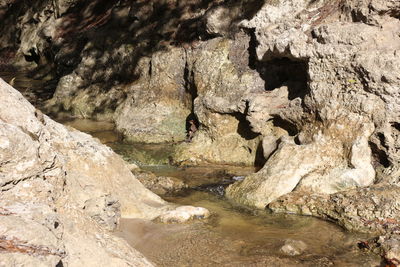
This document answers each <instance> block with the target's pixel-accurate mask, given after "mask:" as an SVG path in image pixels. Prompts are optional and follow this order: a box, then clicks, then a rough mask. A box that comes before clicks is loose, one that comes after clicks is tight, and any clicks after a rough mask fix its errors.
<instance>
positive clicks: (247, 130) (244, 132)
mask: <svg viewBox="0 0 400 267" xmlns="http://www.w3.org/2000/svg"><path fill="white" fill-rule="evenodd" d="M244 114H247V110H245V112H244V113H243V114H242V113H235V114H234V116H235V118H236V119H237V120H238V121H239V125H238V129H237V133H238V134H240V136H241V137H242V138H244V139H246V140H252V139H254V138H256V137H258V136H259V135H260V134H258V133H255V132H253V131H252V130H251V126H250V123H249V122H248V121H247V120H246V115H244Z"/></svg>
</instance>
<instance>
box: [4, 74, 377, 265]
mask: <svg viewBox="0 0 400 267" xmlns="http://www.w3.org/2000/svg"><path fill="white" fill-rule="evenodd" d="M0 77H2V78H3V79H5V80H6V81H9V80H11V79H12V78H13V77H14V76H13V75H11V74H9V75H5V74H4V73H0ZM15 86H16V87H17V88H18V89H19V90H20V91H21V92H22V93H23V94H24V95H25V96H26V97H27V98H28V99H29V96H30V94H31V92H30V90H31V88H32V87H36V88H40V87H41V86H43V83H41V82H40V81H32V80H31V79H28V78H25V76H24V75H19V76H18V78H17V79H15ZM62 123H64V124H66V125H68V126H71V127H74V128H76V129H79V130H82V131H85V132H87V133H90V134H92V135H93V136H94V137H97V138H98V139H99V140H100V141H101V142H103V143H105V144H107V145H109V146H110V147H112V148H113V149H114V150H115V151H116V152H117V153H119V154H120V155H121V156H122V157H124V159H125V160H127V161H129V162H133V163H136V164H138V165H140V166H141V167H142V168H144V169H147V170H150V171H153V172H155V173H156V174H158V175H164V176H174V177H177V178H179V179H181V180H183V181H185V182H186V183H187V184H189V186H190V187H193V188H195V187H197V186H199V185H202V184H213V183H220V182H221V181H224V180H225V179H227V177H232V176H244V175H247V174H249V173H251V172H254V171H255V170H254V168H233V167H227V166H208V167H192V168H190V167H189V168H184V169H182V168H176V167H172V166H169V165H168V163H169V157H170V155H171V153H172V152H173V150H174V145H146V144H134V145H132V144H124V143H122V142H121V138H120V136H119V135H118V134H117V133H115V131H114V125H112V124H110V123H107V122H93V121H90V120H64V121H62ZM166 200H168V201H170V202H174V203H177V204H184V205H195V206H202V207H205V208H208V209H209V210H210V211H211V212H212V214H213V215H212V216H211V218H209V219H207V220H205V221H198V222H194V223H192V224H183V225H176V224H167V225H166V224H159V223H153V222H148V221H143V220H132V219H129V220H128V219H122V220H121V225H120V229H119V231H118V232H117V234H118V235H119V236H121V237H123V238H125V239H126V240H127V241H128V242H129V243H130V244H131V245H132V246H133V247H134V248H136V249H137V250H139V251H140V252H142V253H143V254H144V255H145V256H146V257H147V258H148V259H150V260H151V261H153V262H154V263H155V264H156V265H158V266H379V261H380V259H379V257H378V256H376V255H373V254H368V253H365V252H363V251H360V250H359V249H358V248H357V241H359V240H364V239H366V238H367V236H364V235H357V234H350V233H348V232H345V231H343V230H342V229H341V228H339V227H337V226H335V225H334V224H331V223H329V222H325V221H321V220H318V219H315V218H311V217H300V216H295V215H274V214H269V213H267V212H266V211H250V210H247V209H245V208H242V207H238V206H234V205H233V204H231V203H230V202H228V201H227V200H226V199H224V198H223V197H221V196H217V195H214V194H211V193H208V192H203V191H197V190H191V191H189V192H186V193H185V194H183V195H181V196H176V197H169V198H167V199H166ZM288 239H292V240H301V241H303V242H304V243H306V245H307V248H306V250H305V251H304V252H303V254H301V255H299V256H294V257H293V256H288V255H286V254H284V253H283V252H282V251H281V247H282V246H283V245H284V243H285V241H286V240H288Z"/></svg>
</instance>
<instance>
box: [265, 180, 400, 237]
mask: <svg viewBox="0 0 400 267" xmlns="http://www.w3.org/2000/svg"><path fill="white" fill-rule="evenodd" d="M399 190H400V189H399V187H398V186H393V185H374V186H371V187H369V188H359V189H354V190H349V191H346V192H341V193H336V194H332V195H317V194H310V193H309V192H301V191H300V192H292V193H290V194H287V195H285V196H282V197H280V198H279V199H278V200H276V201H274V202H272V203H270V204H269V205H268V208H269V209H271V210H272V211H274V212H288V213H296V214H302V215H313V216H316V217H321V218H324V219H328V220H332V221H334V222H335V223H337V224H339V225H341V226H343V227H344V228H345V229H347V230H351V231H358V232H367V233H375V234H382V233H398V232H399V231H400V228H399V227H400V224H399V222H400V217H399V216H400V213H399V201H400V198H399Z"/></svg>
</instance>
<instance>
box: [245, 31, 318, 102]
mask: <svg viewBox="0 0 400 267" xmlns="http://www.w3.org/2000/svg"><path fill="white" fill-rule="evenodd" d="M247 33H248V34H249V35H250V44H249V48H248V52H249V67H250V68H251V69H253V70H256V71H257V72H258V73H259V74H260V77H261V78H262V79H263V80H264V81H265V90H266V91H272V90H274V89H276V88H279V87H282V86H287V87H288V90H289V100H293V99H295V98H297V97H300V98H304V96H305V95H306V94H307V93H308V91H309V90H308V88H309V87H308V81H309V79H310V78H309V74H308V73H309V62H308V59H299V58H293V57H292V56H291V55H290V52H289V51H285V52H283V53H281V52H278V51H271V52H268V53H267V54H265V55H264V56H263V59H262V60H260V59H258V56H257V51H256V49H257V46H258V45H259V42H258V40H257V37H256V34H255V30H254V29H252V30H248V31H247Z"/></svg>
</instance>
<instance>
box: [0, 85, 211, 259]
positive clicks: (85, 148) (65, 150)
mask: <svg viewBox="0 0 400 267" xmlns="http://www.w3.org/2000/svg"><path fill="white" fill-rule="evenodd" d="M0 102H1V107H0V254H1V257H0V266H32V265H35V266H56V265H57V266H82V265H84V266H151V265H152V264H151V263H150V262H149V261H148V260H147V259H145V258H144V257H143V256H142V255H141V254H140V253H139V252H137V251H135V250H134V249H133V248H131V247H130V246H129V245H128V244H127V243H126V242H125V241H124V240H122V239H120V238H117V237H116V236H114V235H113V234H112V233H111V232H110V231H111V230H115V228H116V227H117V225H118V223H119V219H120V217H121V215H122V216H124V217H127V218H142V219H147V220H152V219H155V218H157V217H158V216H160V215H161V214H165V212H167V211H169V212H172V213H173V212H174V211H175V210H174V208H175V207H172V206H170V205H168V204H167V203H166V202H165V201H163V200H162V199H161V198H160V197H158V196H157V195H155V194H153V193H152V192H150V191H148V190H147V189H146V188H145V187H144V186H143V185H142V184H141V183H140V182H139V181H138V180H137V179H136V178H135V176H134V175H133V174H132V173H131V171H130V170H129V168H128V166H127V165H126V164H125V162H124V161H123V160H122V159H121V158H120V157H119V156H118V155H116V154H115V153H114V152H113V151H112V150H111V149H110V148H108V147H106V146H104V145H102V144H100V142H99V141H97V140H96V139H93V138H92V137H91V136H89V135H87V134H84V133H81V132H78V131H76V130H74V129H67V128H66V127H64V126H62V125H60V124H58V123H56V122H54V121H52V120H51V119H49V117H47V116H46V115H43V114H42V113H41V112H40V111H39V110H37V109H35V108H34V107H33V106H32V105H31V104H30V103H29V102H28V101H27V100H25V99H24V98H23V96H22V95H21V94H20V93H19V92H18V91H16V90H15V89H13V88H12V87H11V86H10V85H8V84H7V83H5V82H4V81H3V80H2V79H0ZM191 208H193V209H196V208H194V207H191ZM171 209H172V211H171ZM177 209H179V208H177ZM204 210H205V209H204ZM205 212H207V213H208V211H207V210H205ZM181 213H182V212H181ZM183 213H184V212H183ZM183 213H182V214H183ZM182 214H180V216H182ZM172 217H173V216H170V218H171V220H172V219H173V218H172Z"/></svg>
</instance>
